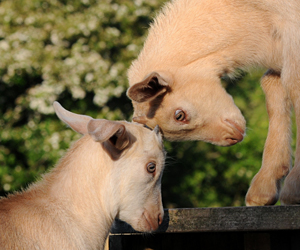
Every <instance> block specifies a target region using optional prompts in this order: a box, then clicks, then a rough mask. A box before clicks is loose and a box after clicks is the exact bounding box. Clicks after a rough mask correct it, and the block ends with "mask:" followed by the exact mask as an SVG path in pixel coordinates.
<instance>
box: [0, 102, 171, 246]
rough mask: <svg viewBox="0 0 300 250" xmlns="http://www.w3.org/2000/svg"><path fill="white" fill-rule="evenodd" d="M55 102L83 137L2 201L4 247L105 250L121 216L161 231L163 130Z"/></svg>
mask: <svg viewBox="0 0 300 250" xmlns="http://www.w3.org/2000/svg"><path fill="white" fill-rule="evenodd" d="M54 107H55V111H56V114H57V115H58V116H59V118H60V119H61V120H62V121H64V122H65V123H66V124H68V125H69V126H70V127H71V128H72V129H73V130H75V131H76V132H78V133H81V134H83V135H84V136H83V137H82V138H81V139H80V140H78V141H77V142H76V143H75V144H74V146H73V147H71V149H70V150H69V151H68V153H67V154H66V155H65V156H64V157H63V158H62V159H61V161H60V162H59V163H58V165H57V166H56V167H55V168H54V169H53V170H52V171H51V172H50V173H47V174H46V175H45V176H44V177H43V179H42V180H41V181H40V182H37V183H36V184H34V185H31V186H30V187H29V188H28V189H27V190H26V191H24V192H21V193H16V194H14V195H10V196H9V197H7V198H2V199H1V200H0V248H1V249H10V250H11V249H30V250H32V249H55V250H57V249H72V250H74V249H81V250H82V249H103V247H104V243H105V239H106V237H107V235H108V233H109V230H110V228H111V225H112V223H113V221H114V219H115V218H119V219H121V220H124V221H126V222H127V223H129V224H131V225H132V226H133V228H135V229H136V230H138V231H143V232H152V231H154V230H156V229H157V228H158V226H159V224H160V223H161V222H162V218H163V214H164V212H163V207H162V201H161V178H162V173H163V168H164V159H165V153H164V150H163V144H162V138H161V135H160V133H159V131H158V128H156V129H155V130H154V131H151V130H149V129H147V128H144V127H143V125H140V124H133V123H129V122H125V121H118V122H116V121H107V120H102V119H92V118H91V117H88V116H84V115H77V114H74V113H71V112H69V111H67V110H65V109H64V108H62V106H61V105H60V104H59V103H57V102H56V103H54Z"/></svg>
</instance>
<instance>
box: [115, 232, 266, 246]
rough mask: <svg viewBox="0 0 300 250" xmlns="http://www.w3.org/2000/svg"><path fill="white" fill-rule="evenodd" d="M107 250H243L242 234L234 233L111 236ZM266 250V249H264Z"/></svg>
mask: <svg viewBox="0 0 300 250" xmlns="http://www.w3.org/2000/svg"><path fill="white" fill-rule="evenodd" d="M110 237H113V238H111V240H110V242H111V243H114V242H121V246H120V245H118V246H117V245H116V244H111V245H110V248H109V250H145V249H147V250H189V249H203V250H226V249H228V250H243V249H244V242H243V234H242V233H239V232H235V233H170V234H166V233H158V234H155V235H141V234H133V235H128V234H126V235H113V236H110ZM251 250H253V249H251ZM258 250H259V249H258ZM264 250H268V249H264Z"/></svg>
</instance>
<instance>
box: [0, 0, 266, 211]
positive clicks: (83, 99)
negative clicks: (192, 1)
mask: <svg viewBox="0 0 300 250" xmlns="http://www.w3.org/2000/svg"><path fill="white" fill-rule="evenodd" d="M162 3H163V1H162V0H134V1H132V0H101V1H95V0H81V1H80V0H72V1H68V0H49V1H42V0H14V1H9V0H5V1H1V2H0V56H1V60H0V127H1V130H0V194H2V195H3V194H6V193H7V192H11V191H14V190H19V189H20V188H21V187H26V185H27V184H28V183H29V182H32V181H34V180H35V179H36V178H37V177H38V176H39V175H40V174H42V173H43V172H45V171H46V170H47V169H48V168H50V167H52V166H53V165H55V163H56V162H57V160H58V159H59V158H60V157H61V156H62V155H63V154H64V152H65V150H66V148H68V147H69V145H70V144H71V143H72V142H73V141H74V140H76V139H78V138H79V135H77V134H76V133H75V132H73V131H72V130H70V129H66V128H65V126H64V125H63V124H62V123H61V122H60V121H59V120H58V118H57V117H56V116H55V115H54V111H53V108H52V103H53V101H55V100H58V101H60V102H61V103H62V105H63V106H64V107H66V108H67V109H69V110H71V111H73V112H77V113H82V114H87V115H90V116H93V117H95V118H106V119H112V120H117V119H128V120H129V119H130V118H131V114H132V106H131V103H130V101H129V100H128V99H127V97H126V94H125V91H126V89H127V86H128V85H127V84H128V83H127V77H126V71H127V68H128V67H129V65H130V63H131V61H132V60H133V59H134V58H136V56H137V55H138V52H139V51H140V49H141V47H142V45H143V42H144V40H145V37H146V31H147V28H148V26H149V23H150V21H151V20H152V18H153V16H154V14H155V10H158V9H159V7H160V6H161V5H162ZM261 73H262V72H255V73H254V74H253V75H245V76H243V77H240V79H238V80H236V81H230V80H228V79H225V80H224V85H225V87H226V88H227V90H228V91H229V93H231V94H232V95H233V96H234V98H235V102H236V104H237V106H239V107H240V108H241V110H242V112H243V114H244V115H245V117H246V119H247V122H248V131H247V134H248V136H247V137H246V138H245V140H244V141H243V142H242V143H240V144H238V145H236V146H233V147H227V148H222V147H217V146H214V145H210V144H207V143H203V142H181V143H170V142H166V143H165V146H166V149H167V151H168V156H169V159H168V163H167V167H166V172H165V175H164V178H163V200H164V204H165V206H166V207H196V206H201V207H203V206H239V205H243V203H244V196H245V194H246V191H247V188H248V185H249V183H250V181H251V178H252V177H253V175H254V174H255V173H256V172H257V171H258V169H259V168H260V164H261V156H262V150H263V144H264V140H265V138H266V135H267V127H268V119H267V113H266V110H265V105H264V96H263V93H262V90H261V89H260V87H259V84H258V82H259V77H260V76H261ZM87 192H88V191H87Z"/></svg>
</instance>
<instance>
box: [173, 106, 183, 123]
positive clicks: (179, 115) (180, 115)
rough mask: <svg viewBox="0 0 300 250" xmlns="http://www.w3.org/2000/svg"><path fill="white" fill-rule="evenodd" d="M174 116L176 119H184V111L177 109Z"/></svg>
mask: <svg viewBox="0 0 300 250" xmlns="http://www.w3.org/2000/svg"><path fill="white" fill-rule="evenodd" d="M174 117H175V119H176V120H177V121H184V120H185V113H184V112H183V111H182V110H181V109H178V110H176V111H175V115H174Z"/></svg>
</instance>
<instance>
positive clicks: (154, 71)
mask: <svg viewBox="0 0 300 250" xmlns="http://www.w3.org/2000/svg"><path fill="white" fill-rule="evenodd" d="M299 27H300V1H299V0H289V1H287V0H285V1H284V0H272V1H271V0H226V1H225V0H213V1H209V0H174V1H171V2H170V3H168V4H166V6H165V8H163V10H162V11H161V12H160V14H159V15H158V16H157V17H156V19H155V20H154V22H153V23H152V25H151V28H150V30H149V35H148V38H147V40H146V42H145V45H144V48H143V50H142V51H141V53H140V55H139V57H138V58H137V60H135V61H134V62H133V64H132V66H131V68H130V69H129V71H128V78H129V84H130V88H129V89H128V92H127V93H128V96H129V97H130V98H131V99H132V103H133V106H134V119H133V120H134V121H137V122H140V123H143V124H146V125H147V126H149V127H150V128H151V127H154V126H156V125H157V124H158V125H159V127H160V128H161V130H162V131H163V134H164V136H165V138H166V139H169V140H180V141H183V140H202V141H206V142H211V143H213V144H216V145H220V146H229V145H233V144H235V143H238V142H240V141H241V140H243V137H244V131H245V128H246V123H245V119H244V117H243V116H242V114H241V112H240V110H239V109H238V108H237V107H236V105H235V104H234V102H233V99H232V98H231V96H230V95H228V94H227V93H226V91H225V90H224V88H223V87H222V85H221V81H220V78H221V77H222V76H223V75H224V74H230V73H233V72H234V70H235V69H236V68H247V67H251V66H253V65H259V66H263V67H266V68H268V69H269V70H268V71H267V73H266V74H265V75H264V77H263V80H262V87H263V90H264V91H265V94H266V99H267V109H268V114H269V118H270V126H269V133H268V137H267V141H266V144H265V149H264V157H263V163H262V167H261V170H260V171H259V172H258V174H257V175H256V176H255V178H254V179H253V181H252V184H251V187H250V188H249V191H248V194H247V196H246V203H247V205H270V204H275V203H276V202H277V200H278V197H279V192H280V182H281V180H282V178H283V177H285V176H287V174H288V173H289V171H290V169H291V147H290V140H291V130H290V123H291V118H290V114H291V107H292V106H294V110H295V114H296V122H297V128H298V129H297V150H296V157H295V166H294V168H293V170H292V171H291V172H290V174H289V175H288V176H287V178H286V180H285V184H284V187H283V190H282V192H281V194H280V200H281V201H282V202H283V203H286V204H287V203H288V204H295V203H300V101H299V100H300V87H299V86H300V85H299V84H300V70H299V67H300V56H299V51H300V28H299Z"/></svg>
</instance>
